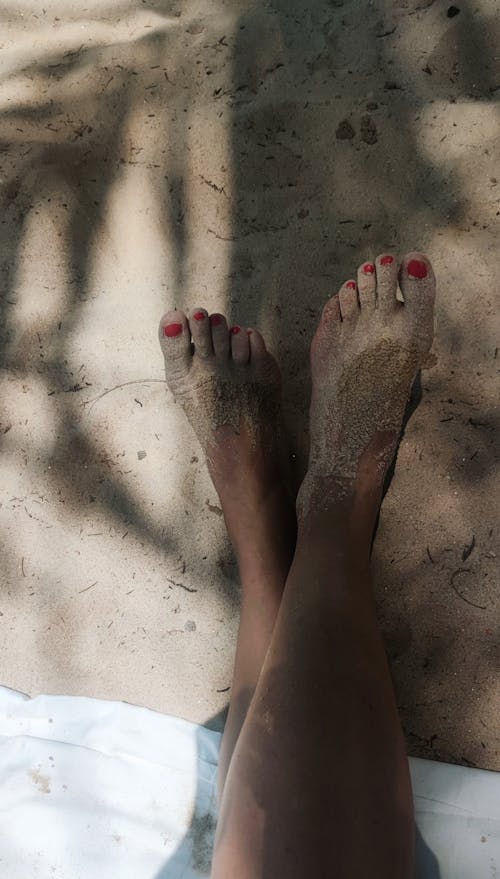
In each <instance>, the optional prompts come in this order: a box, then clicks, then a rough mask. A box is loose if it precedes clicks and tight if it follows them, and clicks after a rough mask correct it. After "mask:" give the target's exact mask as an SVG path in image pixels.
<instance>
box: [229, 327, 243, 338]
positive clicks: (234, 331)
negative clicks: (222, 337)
mask: <svg viewBox="0 0 500 879" xmlns="http://www.w3.org/2000/svg"><path fill="white" fill-rule="evenodd" d="M231 332H232V334H233V336H236V335H237V333H239V332H241V327H231Z"/></svg>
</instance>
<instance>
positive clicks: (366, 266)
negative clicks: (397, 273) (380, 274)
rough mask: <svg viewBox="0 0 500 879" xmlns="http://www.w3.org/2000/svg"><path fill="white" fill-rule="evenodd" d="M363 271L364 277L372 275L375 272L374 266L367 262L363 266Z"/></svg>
mask: <svg viewBox="0 0 500 879" xmlns="http://www.w3.org/2000/svg"><path fill="white" fill-rule="evenodd" d="M363 271H364V273H365V275H373V273H374V271H375V266H374V265H373V263H372V262H367V263H365V264H364V266H363Z"/></svg>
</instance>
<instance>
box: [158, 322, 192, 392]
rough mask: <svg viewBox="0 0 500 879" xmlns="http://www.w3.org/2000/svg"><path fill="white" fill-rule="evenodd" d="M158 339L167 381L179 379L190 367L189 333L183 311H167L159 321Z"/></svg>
mask: <svg viewBox="0 0 500 879" xmlns="http://www.w3.org/2000/svg"><path fill="white" fill-rule="evenodd" d="M158 337H159V340H160V345H161V349H162V351H163V356H164V358H165V373H166V377H167V381H168V380H169V379H170V378H181V377H182V376H183V375H186V374H187V373H188V371H189V368H190V366H191V360H192V354H191V333H190V330H189V324H188V320H187V317H186V315H185V314H184V312H183V311H167V313H166V314H164V315H163V317H162V319H161V320H160V326H159V328H158Z"/></svg>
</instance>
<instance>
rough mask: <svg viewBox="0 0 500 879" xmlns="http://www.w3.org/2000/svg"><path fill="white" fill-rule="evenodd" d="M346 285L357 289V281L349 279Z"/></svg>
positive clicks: (349, 288)
mask: <svg viewBox="0 0 500 879" xmlns="http://www.w3.org/2000/svg"><path fill="white" fill-rule="evenodd" d="M346 287H347V289H348V290H355V289H356V281H348V282H347V284H346Z"/></svg>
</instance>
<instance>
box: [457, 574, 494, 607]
mask: <svg viewBox="0 0 500 879" xmlns="http://www.w3.org/2000/svg"><path fill="white" fill-rule="evenodd" d="M470 573H471V569H470V568H457V570H456V571H453V574H452V575H451V577H450V583H451V588H452V589H453V591H454V592H455V594H456V595H458V597H459V598H461V599H462V601H465V603H466V604H470V606H471V607H477V608H478V609H479V610H486V605H485V604H475V603H474V602H473V601H469V599H468V598H466V597H465V595H462V593H461V592H459V591H458V588H457V587H456V586H455V577H458V575H459V574H470Z"/></svg>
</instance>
